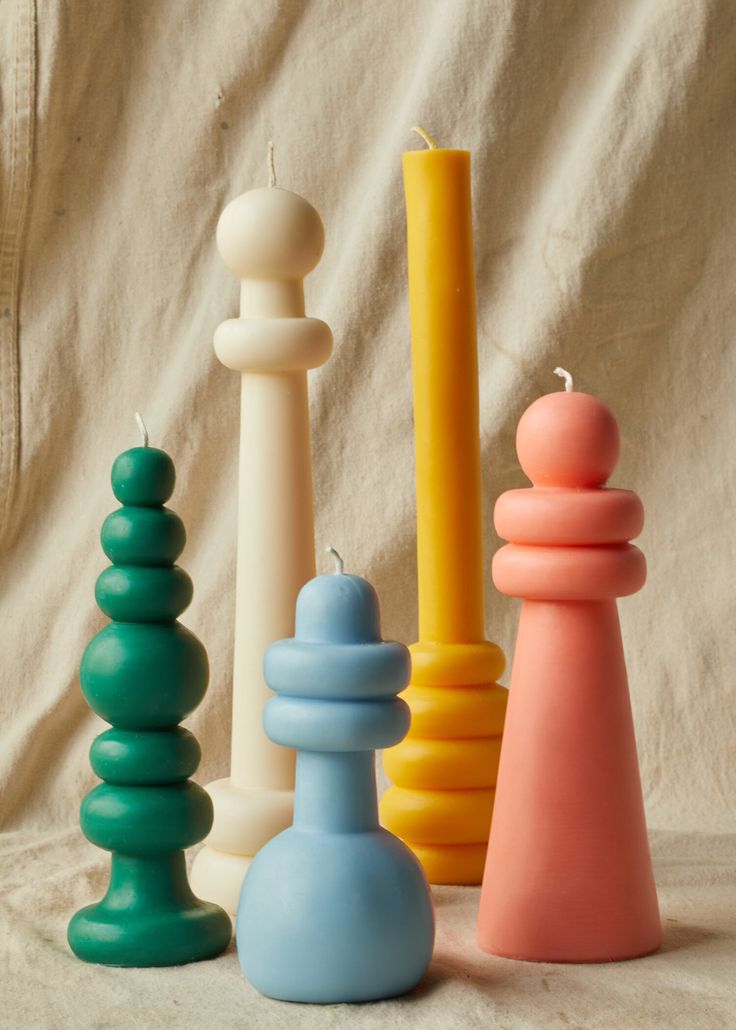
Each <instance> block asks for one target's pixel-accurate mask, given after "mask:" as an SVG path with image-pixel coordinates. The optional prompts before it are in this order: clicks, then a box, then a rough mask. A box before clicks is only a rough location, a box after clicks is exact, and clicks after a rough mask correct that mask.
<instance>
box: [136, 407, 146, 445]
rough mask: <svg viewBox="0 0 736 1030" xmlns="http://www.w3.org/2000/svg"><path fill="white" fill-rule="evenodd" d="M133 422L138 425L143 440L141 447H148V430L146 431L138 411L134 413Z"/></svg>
mask: <svg viewBox="0 0 736 1030" xmlns="http://www.w3.org/2000/svg"><path fill="white" fill-rule="evenodd" d="M135 420H136V422H137V423H138V428H139V429H140V431H141V437H142V438H143V446H144V447H148V430H147V429H146V423H145V422H144V421H143V417H142V416H141V413H140V411H136V413H135Z"/></svg>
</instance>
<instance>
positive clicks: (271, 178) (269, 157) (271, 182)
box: [266, 140, 276, 190]
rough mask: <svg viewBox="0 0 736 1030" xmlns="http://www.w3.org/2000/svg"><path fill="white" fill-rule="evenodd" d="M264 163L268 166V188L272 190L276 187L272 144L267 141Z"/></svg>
mask: <svg viewBox="0 0 736 1030" xmlns="http://www.w3.org/2000/svg"><path fill="white" fill-rule="evenodd" d="M266 163H267V165H268V188H269V189H270V190H272V189H273V188H274V186H275V185H276V165H275V164H274V161H273V142H272V141H271V140H269V141H268V147H267V149H266Z"/></svg>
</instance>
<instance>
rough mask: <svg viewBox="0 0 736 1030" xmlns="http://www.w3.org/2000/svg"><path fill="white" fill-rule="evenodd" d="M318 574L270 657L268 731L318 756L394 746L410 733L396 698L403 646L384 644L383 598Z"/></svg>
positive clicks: (342, 577)
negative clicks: (291, 632) (292, 626)
mask: <svg viewBox="0 0 736 1030" xmlns="http://www.w3.org/2000/svg"><path fill="white" fill-rule="evenodd" d="M335 557H336V559H337V563H338V571H337V572H335V573H333V574H331V575H328V576H316V577H315V578H314V579H312V580H310V581H309V582H308V583H306V584H305V585H304V586H303V587H302V589H301V591H300V593H299V597H298V598H297V603H296V633H295V636H294V637H291V638H289V639H287V640H277V641H276V643H275V644H272V645H271V646H270V647H269V648H268V650H267V651H266V656H265V659H264V674H265V679H266V682H267V683H268V685H269V687H270V688H271V689H272V690H273V691H275V692H276V694H278V695H279V696H278V697H275V698H272V699H271V700H270V701H269V702H268V704H267V705H266V707H265V710H264V715H263V725H264V728H265V730H266V734H267V736H268V737H269V738H270V739H271V740H273V741H274V742H275V743H277V744H284V745H286V746H288V747H298V748H306V749H307V750H317V751H321V750H324V751H363V750H371V749H373V748H377V747H381V748H383V747H390V746H391V745H392V744H395V743H397V741H399V740H401V739H402V737H404V736H405V735H406V732H407V730H408V729H409V718H410V717H409V709H408V708H407V706H406V705H405V704H404V702H403V701H400V700H399V699H398V698H397V697H396V694H397V693H399V692H400V691H402V690H404V688H405V687H406V686H407V685H408V683H409V675H410V671H411V660H410V657H409V650H408V648H406V647H405V646H404V645H403V644H398V643H395V642H392V641H384V640H381V625H380V612H379V606H378V597H377V596H376V592H375V590H374V589H373V587H372V586H371V584H370V583H368V582H367V580H365V579H361V578H360V576H349V575H346V574H345V573H344V572H343V571H342V559H340V557H339V555H337V554H335Z"/></svg>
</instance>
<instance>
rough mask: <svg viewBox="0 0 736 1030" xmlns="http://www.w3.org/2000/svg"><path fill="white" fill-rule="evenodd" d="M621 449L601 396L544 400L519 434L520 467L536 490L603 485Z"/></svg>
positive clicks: (529, 413) (538, 402)
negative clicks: (542, 487)
mask: <svg viewBox="0 0 736 1030" xmlns="http://www.w3.org/2000/svg"><path fill="white" fill-rule="evenodd" d="M619 449H620V440H619V432H618V426H617V424H616V419H615V418H614V417H613V413H612V412H611V411H610V410H609V409H608V408H607V407H606V405H605V404H602V403H601V401H599V400H598V398H597V397H592V396H591V395H590V394H588V393H578V392H577V391H570V392H568V391H565V392H560V393H549V394H546V396H544V397H540V398H539V400H536V401H535V402H534V403H533V404H532V405H531V406H530V407H528V408H527V410H526V411H525V412H524V414H523V415H522V416H521V420H520V422H519V427H518V429H517V431H516V452H517V454H518V455H519V461H520V463H521V467H522V468H523V470H524V472H525V473H526V475H527V476H528V477H529V479H531V481H532V483H534V484H535V485H536V486H567V487H571V486H572V487H580V486H601V485H602V484H603V483H605V482H606V480H607V479H608V477H609V476H610V475H611V473H612V472H613V470H614V468H615V467H616V463H617V461H618V456H619Z"/></svg>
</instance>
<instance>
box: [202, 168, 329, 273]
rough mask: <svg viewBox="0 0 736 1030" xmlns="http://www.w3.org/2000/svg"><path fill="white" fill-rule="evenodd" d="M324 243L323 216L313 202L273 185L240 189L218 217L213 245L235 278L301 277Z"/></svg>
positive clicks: (310, 266)
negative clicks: (243, 190)
mask: <svg viewBox="0 0 736 1030" xmlns="http://www.w3.org/2000/svg"><path fill="white" fill-rule="evenodd" d="M324 245H325V230H324V226H323V224H322V219H321V218H320V217H319V215H318V214H317V212H316V211H315V210H314V208H313V207H312V205H311V204H310V203H309V202H308V201H306V200H305V199H304V197H300V196H299V195H298V194H296V193H292V192H291V191H290V190H282V189H280V188H278V187H275V186H274V187H263V188H262V189H255V190H249V191H248V193H242V194H241V195H240V196H239V197H236V198H235V200H232V201H231V202H230V203H229V204H228V205H227V207H226V208H225V210H224V211H223V212H222V214H221V215H220V220H219V222H218V223H217V249H218V250H219V251H220V254H221V255H222V259H223V261H224V262H225V264H226V265H227V267H228V268H229V269H230V271H231V272H233V273H234V274H235V275H236V276H237V277H238V278H239V279H276V280H283V279H303V278H304V277H305V276H306V275H307V274H308V273H309V272H311V271H312V269H313V268H314V267H315V266H316V264H317V262H318V261H319V259H320V258H321V257H322V251H323V250H324Z"/></svg>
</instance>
